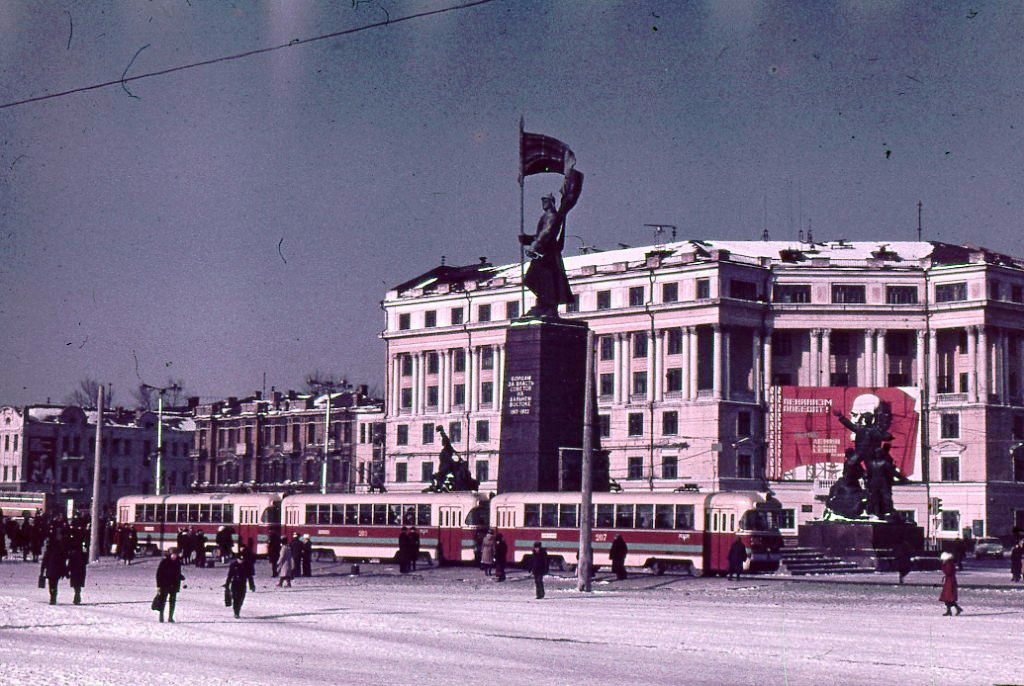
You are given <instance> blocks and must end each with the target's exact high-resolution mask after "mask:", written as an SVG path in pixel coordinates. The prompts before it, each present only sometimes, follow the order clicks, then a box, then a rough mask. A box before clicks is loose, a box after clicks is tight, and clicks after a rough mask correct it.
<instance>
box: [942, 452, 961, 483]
mask: <svg viewBox="0 0 1024 686" xmlns="http://www.w3.org/2000/svg"><path fill="white" fill-rule="evenodd" d="M942 480H943V481H959V480H960V456H959V455H943V456H942Z"/></svg>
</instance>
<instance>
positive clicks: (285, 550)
mask: <svg viewBox="0 0 1024 686" xmlns="http://www.w3.org/2000/svg"><path fill="white" fill-rule="evenodd" d="M275 550H276V551H277V552H276V554H275V552H274V551H275ZM268 557H269V558H270V559H271V560H274V559H275V558H276V559H277V563H276V564H272V565H271V574H272V575H273V576H276V577H278V579H277V585H278V586H291V585H292V580H293V579H294V578H295V577H297V576H312V575H313V542H312V541H311V540H310V538H309V534H306V535H305V536H302V537H301V538H300V537H299V535H298V534H296V535H295V537H294V538H292V540H291V541H289V542H288V543H284V542H282V541H281V539H280V536H278V537H277V540H276V542H272V544H271V545H270V546H269V552H268Z"/></svg>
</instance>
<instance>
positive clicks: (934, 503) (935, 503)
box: [928, 498, 942, 515]
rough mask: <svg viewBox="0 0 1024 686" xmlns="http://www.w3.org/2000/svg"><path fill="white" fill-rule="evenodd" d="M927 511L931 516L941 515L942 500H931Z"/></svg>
mask: <svg viewBox="0 0 1024 686" xmlns="http://www.w3.org/2000/svg"><path fill="white" fill-rule="evenodd" d="M928 509H929V510H931V514H933V515H939V514H942V498H932V499H931V500H930V502H929V503H928Z"/></svg>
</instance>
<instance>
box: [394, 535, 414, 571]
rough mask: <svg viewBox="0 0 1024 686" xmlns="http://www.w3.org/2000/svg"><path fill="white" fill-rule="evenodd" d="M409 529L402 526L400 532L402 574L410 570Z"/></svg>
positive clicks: (399, 564)
mask: <svg viewBox="0 0 1024 686" xmlns="http://www.w3.org/2000/svg"><path fill="white" fill-rule="evenodd" d="M410 542H411V541H410V539H409V529H408V528H407V527H404V526H403V527H402V530H401V531H400V532H399V533H398V554H397V555H396V557H398V571H399V572H401V573H402V574H407V573H408V572H409V548H410V545H409V544H410Z"/></svg>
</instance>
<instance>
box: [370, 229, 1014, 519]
mask: <svg viewBox="0 0 1024 686" xmlns="http://www.w3.org/2000/svg"><path fill="white" fill-rule="evenodd" d="M565 266H566V271H567V274H568V276H569V278H570V282H571V284H572V289H573V293H574V294H575V299H576V302H574V303H573V304H572V305H570V306H568V307H566V308H564V313H563V316H565V317H567V318H569V319H582V320H585V321H586V322H587V323H588V324H589V326H590V328H591V330H592V331H593V332H594V333H595V340H596V346H595V347H596V350H595V357H596V362H595V370H594V384H595V387H596V390H597V397H598V409H599V423H598V430H599V432H600V441H601V445H602V448H603V449H606V450H608V451H609V465H610V472H611V477H612V479H613V480H614V482H615V483H617V484H618V485H619V486H621V487H622V488H624V489H654V490H671V489H676V488H680V487H691V488H692V487H693V486H694V485H695V486H696V487H699V488H700V489H702V490H713V489H744V488H759V489H763V488H765V487H766V486H769V487H770V488H771V489H772V490H773V491H774V492H775V493H776V495H777V497H778V498H779V499H780V500H782V502H783V505H784V507H785V508H786V509H787V514H788V522H787V529H789V530H790V531H791V532H795V530H796V527H797V526H798V525H799V524H801V523H802V522H804V521H807V520H808V519H812V518H816V517H819V516H820V515H821V514H822V510H823V507H824V505H823V502H822V501H823V496H824V495H825V494H827V492H828V488H829V486H830V485H831V484H832V483H834V481H835V479H836V478H837V476H838V475H839V472H840V470H841V462H842V459H843V448H844V447H845V446H847V445H849V444H850V443H849V430H848V429H846V428H844V427H843V426H842V425H841V424H840V422H839V419H838V418H837V417H835V416H834V413H835V412H837V411H839V412H841V413H843V414H845V415H849V414H850V413H854V414H856V413H859V412H862V411H865V407H868V408H869V409H875V410H877V406H878V405H879V402H880V401H883V403H882V404H883V406H884V407H885V408H887V409H888V410H889V411H891V413H892V415H893V428H892V432H893V434H894V435H895V438H894V440H893V442H892V447H893V455H894V456H895V457H896V459H897V464H898V465H899V466H900V467H901V468H902V470H903V472H904V473H905V474H906V475H907V476H908V477H909V478H910V479H911V480H912V481H913V483H912V484H911V485H907V486H897V487H896V488H895V489H894V498H895V501H896V506H897V508H898V509H900V510H902V511H903V512H905V513H906V514H907V515H908V516H911V517H913V518H914V519H915V520H916V521H917V522H918V523H919V524H921V525H922V526H923V527H925V529H926V531H927V533H928V535H929V536H932V537H940V538H941V537H950V538H951V537H956V536H961V535H964V534H965V533H967V532H966V531H965V529H969V530H970V534H973V535H976V536H981V535H990V534H991V535H998V534H1002V533H1007V532H1008V531H1009V530H1010V529H1011V528H1012V527H1013V526H1015V525H1017V526H1024V448H1022V446H1024V259H1018V258H1012V257H1009V256H1006V255H1000V254H996V253H994V252H991V251H988V250H985V249H983V248H974V247H969V246H954V245H948V244H943V243H936V242H889V243H879V242H846V241H832V242H824V243H804V242H793V243H789V242H773V241H710V240H708V241H698V240H690V241H682V242H676V243H670V244H666V245H657V246H650V247H644V248H628V249H623V250H614V251H608V252H593V253H590V254H585V255H579V256H573V257H566V259H565ZM521 278H522V270H521V266H520V265H519V264H513V265H505V266H493V265H490V264H487V263H486V262H481V263H480V264H474V265H470V266H465V267H454V266H444V265H442V266H440V267H437V268H435V269H433V270H431V271H429V272H427V273H425V274H423V275H422V276H419V277H416V278H414V279H412V280H409V281H407V282H405V283H403V284H401V285H399V286H397V287H395V288H394V289H392V290H390V291H388V293H387V295H386V298H385V300H384V303H383V305H384V310H385V313H386V328H385V331H384V332H383V334H382V337H383V339H384V340H385V342H386V345H387V361H388V370H387V372H388V373H387V398H386V408H387V410H386V417H385V423H386V444H387V450H386V475H387V485H388V487H389V488H393V489H399V490H401V489H410V490H411V489H417V490H418V489H421V488H423V487H424V486H425V485H426V483H427V482H428V481H429V476H430V473H431V472H432V471H433V470H434V469H435V468H436V460H437V454H438V452H439V448H440V445H439V443H438V438H437V437H436V429H437V427H443V428H444V429H445V430H446V431H447V432H448V434H449V435H450V436H451V438H452V443H453V444H454V445H455V447H456V449H457V450H459V451H460V452H461V454H462V457H463V458H464V459H467V460H469V462H470V467H471V471H472V472H474V473H475V475H476V477H477V478H478V479H480V481H481V490H489V491H493V490H495V489H496V486H497V484H496V476H497V474H498V468H497V467H498V465H497V463H498V460H499V459H500V455H499V452H498V445H499V439H500V435H501V405H502V395H503V378H502V375H503V369H504V359H505V355H506V350H505V335H506V331H507V330H508V327H509V325H510V323H511V322H512V321H513V320H515V319H516V318H518V317H519V316H520V313H521V312H524V311H526V310H527V309H528V308H529V307H530V306H531V305H532V304H533V296H532V293H530V292H528V291H524V290H523V289H522V287H521ZM865 403H866V404H867V405H865Z"/></svg>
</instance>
